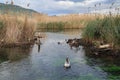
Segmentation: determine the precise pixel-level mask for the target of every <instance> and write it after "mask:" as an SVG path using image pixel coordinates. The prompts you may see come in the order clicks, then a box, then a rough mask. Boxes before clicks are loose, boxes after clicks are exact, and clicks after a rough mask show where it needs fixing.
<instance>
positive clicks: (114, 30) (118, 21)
mask: <svg viewBox="0 0 120 80" xmlns="http://www.w3.org/2000/svg"><path fill="white" fill-rule="evenodd" d="M82 35H83V38H84V39H85V40H86V42H90V43H93V44H95V45H96V46H99V45H101V44H110V46H111V47H112V48H113V49H120V16H119V15H116V16H106V17H104V18H102V19H100V18H97V19H96V20H93V21H91V22H89V23H88V24H87V26H86V28H85V29H84V31H83V34H82Z"/></svg>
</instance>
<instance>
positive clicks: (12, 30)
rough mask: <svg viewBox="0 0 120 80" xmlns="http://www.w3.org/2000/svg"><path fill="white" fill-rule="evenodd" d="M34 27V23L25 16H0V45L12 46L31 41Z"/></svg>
mask: <svg viewBox="0 0 120 80" xmlns="http://www.w3.org/2000/svg"><path fill="white" fill-rule="evenodd" d="M35 25H36V23H35V21H34V20H32V19H29V18H28V17H27V16H26V15H24V16H13V15H9V14H5V15H0V43H4V44H12V43H17V42H26V41H28V40H30V39H32V37H33V34H34V31H35Z"/></svg>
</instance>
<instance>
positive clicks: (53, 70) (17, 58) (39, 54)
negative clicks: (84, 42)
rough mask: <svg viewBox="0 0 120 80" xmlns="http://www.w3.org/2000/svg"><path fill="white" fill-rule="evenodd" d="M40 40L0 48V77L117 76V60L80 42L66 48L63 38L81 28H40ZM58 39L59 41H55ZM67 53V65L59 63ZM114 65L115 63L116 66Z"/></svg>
mask: <svg viewBox="0 0 120 80" xmlns="http://www.w3.org/2000/svg"><path fill="white" fill-rule="evenodd" d="M41 33H42V34H44V35H45V38H42V39H41V42H42V44H41V45H40V46H38V45H37V44H34V45H33V46H31V47H30V48H7V49H0V80H120V77H119V76H120V74H119V72H118V71H117V72H115V71H109V69H108V68H109V67H108V66H109V65H112V66H113V65H114V66H113V67H117V69H118V70H120V69H119V67H118V66H119V64H120V63H119V61H118V59H117V63H115V62H116V59H113V58H112V57H111V56H109V57H101V58H100V57H97V56H94V55H91V54H90V52H89V49H88V50H85V49H84V47H83V46H80V47H79V48H72V49H71V48H70V46H69V45H68V44H66V42H65V39H69V38H80V33H81V30H72V31H71V30H70V31H60V32H41ZM58 42H60V44H58ZM67 56H68V57H69V59H70V63H71V68H70V69H65V68H64V67H63V65H64V62H65V59H66V57H67ZM116 65H117V66H116Z"/></svg>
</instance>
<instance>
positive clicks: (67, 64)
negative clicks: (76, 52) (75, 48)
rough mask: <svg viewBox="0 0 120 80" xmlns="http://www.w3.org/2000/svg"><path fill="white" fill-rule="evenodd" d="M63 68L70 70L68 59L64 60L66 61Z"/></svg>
mask: <svg viewBox="0 0 120 80" xmlns="http://www.w3.org/2000/svg"><path fill="white" fill-rule="evenodd" d="M64 67H65V68H70V67H71V66H70V61H69V58H68V57H67V58H66V61H65V63H64Z"/></svg>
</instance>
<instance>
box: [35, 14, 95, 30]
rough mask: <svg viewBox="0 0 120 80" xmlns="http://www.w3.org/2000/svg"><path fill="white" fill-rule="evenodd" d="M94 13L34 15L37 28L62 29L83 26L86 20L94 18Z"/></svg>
mask: <svg viewBox="0 0 120 80" xmlns="http://www.w3.org/2000/svg"><path fill="white" fill-rule="evenodd" d="M95 18H96V17H95V16H94V15H87V14H70V15H63V16H46V15H42V16H40V17H38V16H37V17H36V18H35V19H36V20H37V21H38V28H39V29H40V28H51V29H53V28H56V29H58V28H60V29H61V28H62V29H74V28H75V29H78V28H84V26H85V25H86V23H87V22H88V21H91V20H94V19H95Z"/></svg>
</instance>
